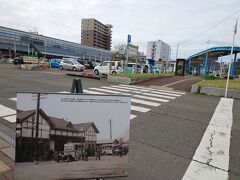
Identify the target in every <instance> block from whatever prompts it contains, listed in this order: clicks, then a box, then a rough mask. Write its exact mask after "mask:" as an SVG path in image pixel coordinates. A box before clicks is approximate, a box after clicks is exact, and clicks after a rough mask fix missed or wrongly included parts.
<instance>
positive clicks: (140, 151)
mask: <svg viewBox="0 0 240 180" xmlns="http://www.w3.org/2000/svg"><path fill="white" fill-rule="evenodd" d="M0 76H1V78H0V84H1V87H3V88H1V89H0V104H1V105H3V106H5V107H8V108H11V109H13V110H14V109H15V105H16V103H15V101H13V100H10V99H9V98H15V97H16V94H15V92H16V91H21V90H30V91H53V92H59V91H69V90H70V86H71V83H72V80H73V78H74V77H71V76H66V75H65V74H63V72H62V71H60V72H59V71H58V70H51V71H22V70H16V69H15V67H14V66H10V65H0ZM177 78H178V77H177ZM180 80H181V79H179V81H180ZM173 82H176V79H175V81H173ZM173 82H170V81H169V82H168V83H165V85H166V84H170V83H173ZM82 83H83V86H84V89H85V92H88V93H106V94H115V93H119V92H121V93H130V94H132V95H133V99H135V100H133V101H132V105H133V106H135V107H134V108H133V109H132V111H131V114H132V116H131V119H132V120H131V133H130V148H131V149H130V154H129V166H128V167H129V178H128V179H131V180H132V179H164V180H168V179H170V180H171V179H182V178H183V176H184V174H185V173H186V171H187V170H188V167H189V165H190V163H191V162H192V161H193V158H194V156H195V151H196V149H197V148H198V147H201V146H200V144H201V143H200V142H201V140H202V139H203V136H204V134H205V131H206V129H207V127H208V126H209V122H210V120H211V118H212V117H213V115H214V112H215V109H216V107H217V106H218V104H219V102H220V98H218V97H212V96H204V95H196V94H190V93H186V94H185V93H179V92H176V91H172V90H170V91H168V90H156V89H149V87H146V86H147V85H146V86H143V87H136V86H123V85H119V84H112V83H109V82H107V81H106V80H92V79H83V78H82ZM151 85H153V84H151ZM148 86H149V85H148ZM157 86H158V87H159V84H157ZM136 107H137V108H136ZM239 108H240V101H239V100H234V101H233V124H232V128H231V129H230V130H231V135H232V138H231V144H230V156H229V158H230V164H229V172H228V174H229V179H230V180H237V179H240V160H239V159H240V151H239V149H240V138H239V137H240V119H239V117H240V111H239ZM1 124H3V125H4V126H5V127H8V128H10V129H11V127H14V126H12V123H11V122H9V120H6V118H5V116H3V117H1ZM13 129H14V128H13ZM9 136H11V133H10V134H9ZM0 158H1V157H0ZM218 170H219V169H218ZM218 170H217V171H218ZM220 170H221V169H220ZM217 171H216V172H217ZM125 179H127V178H125Z"/></svg>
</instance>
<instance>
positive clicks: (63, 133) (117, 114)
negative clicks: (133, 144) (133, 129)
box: [15, 92, 131, 180]
mask: <svg viewBox="0 0 240 180" xmlns="http://www.w3.org/2000/svg"><path fill="white" fill-rule="evenodd" d="M130 105H131V98H130V97H129V96H124V95H86V94H68V93H32V92H30V93H29V92H19V93H17V116H16V117H17V120H16V157H15V161H16V166H15V179H16V180H17V179H19V180H24V179H32V178H34V179H46V180H47V179H49V180H51V179H84V178H101V177H123V176H127V161H128V152H129V127H130Z"/></svg>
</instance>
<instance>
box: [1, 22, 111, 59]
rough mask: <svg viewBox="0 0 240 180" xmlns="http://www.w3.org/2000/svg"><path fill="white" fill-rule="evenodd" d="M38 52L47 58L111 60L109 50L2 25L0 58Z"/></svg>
mask: <svg viewBox="0 0 240 180" xmlns="http://www.w3.org/2000/svg"><path fill="white" fill-rule="evenodd" d="M25 54H38V55H42V56H46V57H47V58H62V57H73V58H79V59H82V60H90V61H106V60H111V56H112V52H111V51H109V50H104V49H99V48H93V47H87V46H84V45H81V44H78V43H74V42H70V41H65V40H61V39H56V38H52V37H48V36H44V35H40V34H38V33H37V32H26V31H20V30H16V29H11V28H7V27H3V26H0V58H1V57H11V58H14V57H16V56H20V55H25Z"/></svg>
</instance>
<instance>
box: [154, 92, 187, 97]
mask: <svg viewBox="0 0 240 180" xmlns="http://www.w3.org/2000/svg"><path fill="white" fill-rule="evenodd" d="M150 92H151V93H154V94H163V95H167V97H171V96H174V97H180V96H182V95H181V94H173V93H167V92H158V91H150Z"/></svg>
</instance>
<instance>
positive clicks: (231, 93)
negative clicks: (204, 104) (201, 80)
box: [191, 84, 240, 99]
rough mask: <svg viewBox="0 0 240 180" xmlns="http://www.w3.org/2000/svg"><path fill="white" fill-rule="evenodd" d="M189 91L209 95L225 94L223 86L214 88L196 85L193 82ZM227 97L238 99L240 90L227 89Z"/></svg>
mask: <svg viewBox="0 0 240 180" xmlns="http://www.w3.org/2000/svg"><path fill="white" fill-rule="evenodd" d="M191 93H200V94H206V95H211V96H220V97H224V96H225V89H224V88H215V87H207V86H198V85H196V84H194V85H193V86H192V89H191ZM227 97H228V98H234V99H240V90H235V89H228V96H227Z"/></svg>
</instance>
